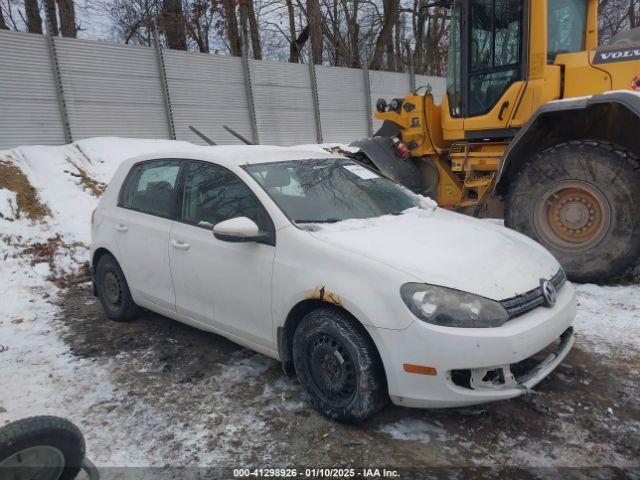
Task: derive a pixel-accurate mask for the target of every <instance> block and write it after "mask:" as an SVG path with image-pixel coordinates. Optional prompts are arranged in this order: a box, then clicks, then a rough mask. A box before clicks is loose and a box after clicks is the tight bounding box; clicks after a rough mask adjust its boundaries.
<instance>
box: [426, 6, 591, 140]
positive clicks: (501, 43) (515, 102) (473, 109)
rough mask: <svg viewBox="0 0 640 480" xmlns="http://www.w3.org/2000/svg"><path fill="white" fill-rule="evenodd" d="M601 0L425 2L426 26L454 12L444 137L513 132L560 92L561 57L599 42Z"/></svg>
mask: <svg viewBox="0 0 640 480" xmlns="http://www.w3.org/2000/svg"><path fill="white" fill-rule="evenodd" d="M595 2H596V0H452V1H446V2H437V3H431V4H427V5H426V6H424V7H423V9H422V12H421V17H422V19H421V22H420V25H425V27H423V28H421V32H426V31H428V25H429V18H430V17H431V16H432V15H433V14H434V13H435V12H438V13H439V12H441V11H442V10H445V9H446V11H447V12H448V16H449V18H450V24H449V48H448V59H447V95H446V97H445V99H444V101H443V105H442V127H443V135H444V138H445V139H447V140H453V141H455V140H462V139H465V140H471V141H473V140H479V139H484V138H496V139H500V138H503V139H509V138H511V137H512V136H513V135H514V134H515V129H517V128H518V127H520V126H522V125H523V124H524V123H525V122H526V120H527V119H528V118H529V117H530V116H531V114H532V113H533V111H535V109H536V108H537V107H538V106H539V105H540V104H542V103H546V102H547V101H549V100H553V99H557V98H561V96H562V91H561V89H562V67H561V66H560V65H554V62H555V59H556V57H557V56H558V55H560V54H565V53H568V52H577V51H583V50H585V47H586V46H587V43H592V42H587V39H588V38H589V34H588V31H590V29H589V24H590V23H593V22H594V21H595V20H593V19H594V18H595V16H594V15H593V12H594V9H593V8H592V7H593V6H594V5H595ZM436 9H437V10H436ZM590 17H592V18H590ZM591 30H592V29H591ZM423 35H424V33H423ZM423 38H424V37H423ZM530 80H535V81H534V82H530ZM525 97H526V98H525ZM523 100H524V101H523Z"/></svg>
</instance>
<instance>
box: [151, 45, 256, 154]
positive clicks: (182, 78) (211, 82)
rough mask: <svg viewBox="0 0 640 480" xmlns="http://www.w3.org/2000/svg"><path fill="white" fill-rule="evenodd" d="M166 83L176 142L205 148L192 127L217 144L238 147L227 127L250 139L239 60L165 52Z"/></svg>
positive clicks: (246, 104) (247, 110)
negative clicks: (184, 142)
mask: <svg viewBox="0 0 640 480" xmlns="http://www.w3.org/2000/svg"><path fill="white" fill-rule="evenodd" d="M164 55H165V66H166V70H167V83H168V85H169V96H170V97H171V107H172V110H173V121H174V123H175V128H176V136H177V139H178V140H186V141H188V142H193V143H197V144H201V145H204V144H205V142H204V141H203V140H202V139H201V138H200V137H198V136H197V135H196V134H194V133H193V132H192V131H191V130H190V129H189V125H193V126H194V127H196V128H197V129H198V130H200V131H201V132H202V133H204V134H205V135H207V136H208V137H209V138H211V140H213V141H214V142H216V143H220V144H240V143H242V142H241V141H240V140H238V139H236V138H235V137H234V136H233V135H231V134H230V133H228V132H227V131H226V130H224V128H223V125H228V126H229V127H231V128H233V129H234V130H236V131H238V132H239V133H241V134H242V135H244V136H245V137H247V138H249V139H250V138H251V123H250V117H249V106H248V103H247V96H246V89H245V84H244V79H243V70H242V59H240V58H238V57H223V56H220V55H202V54H199V53H187V52H179V51H175V50H165V51H164Z"/></svg>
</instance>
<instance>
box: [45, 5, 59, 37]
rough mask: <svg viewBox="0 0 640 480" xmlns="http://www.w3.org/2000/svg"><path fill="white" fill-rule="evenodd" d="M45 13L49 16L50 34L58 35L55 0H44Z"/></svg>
mask: <svg viewBox="0 0 640 480" xmlns="http://www.w3.org/2000/svg"><path fill="white" fill-rule="evenodd" d="M44 11H45V15H46V16H47V17H48V18H49V22H50V25H51V34H52V35H53V36H54V37H57V36H58V13H57V12H56V0H44Z"/></svg>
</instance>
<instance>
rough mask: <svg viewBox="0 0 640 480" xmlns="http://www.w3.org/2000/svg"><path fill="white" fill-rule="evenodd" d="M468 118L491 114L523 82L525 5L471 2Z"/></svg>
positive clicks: (512, 0)
mask: <svg viewBox="0 0 640 480" xmlns="http://www.w3.org/2000/svg"><path fill="white" fill-rule="evenodd" d="M470 43H471V45H470V51H469V63H470V65H469V67H470V68H469V107H468V110H469V112H468V115H469V116H471V117H472V116H475V115H483V114H486V113H487V112H489V110H491V109H492V108H493V107H494V106H495V105H496V103H497V102H498V100H499V99H500V97H501V96H502V95H503V94H504V92H505V91H506V90H507V88H509V86H510V85H511V84H512V83H513V82H515V81H516V80H518V79H520V77H521V74H520V52H521V45H522V2H521V1H520V0H472V1H471V32H470Z"/></svg>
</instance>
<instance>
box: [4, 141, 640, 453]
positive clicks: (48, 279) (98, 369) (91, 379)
mask: <svg viewBox="0 0 640 480" xmlns="http://www.w3.org/2000/svg"><path fill="white" fill-rule="evenodd" d="M176 143H180V144H181V146H182V147H188V148H192V149H194V150H199V149H202V148H215V147H198V146H195V145H191V144H187V143H186V142H172V141H168V140H139V139H122V138H93V139H87V140H81V141H78V142H75V143H73V144H70V145H65V146H57V147H45V146H31V147H19V148H15V149H11V150H5V151H0V175H2V172H3V170H1V169H2V167H3V166H4V167H5V168H7V167H8V166H13V167H17V169H19V171H20V172H22V173H23V174H24V175H25V176H26V178H27V179H28V182H29V183H30V185H32V186H33V188H34V189H35V191H36V192H37V197H38V200H39V203H40V204H41V205H40V206H41V207H44V211H45V213H46V214H45V215H44V216H40V218H37V217H38V215H32V217H35V218H29V212H25V211H20V209H19V208H18V205H19V199H18V198H16V192H14V191H12V190H10V189H8V188H2V185H3V183H2V178H0V385H1V387H0V425H1V424H3V423H5V422H7V421H10V420H15V419H17V418H21V417H24V416H28V415H33V414H43V413H48V414H57V415H62V416H66V417H69V418H71V419H72V420H73V419H76V420H77V421H78V422H79V423H80V424H82V414H83V412H86V411H87V410H89V409H95V408H101V407H96V406H97V405H98V406H99V405H103V406H104V405H107V406H108V405H110V404H111V403H114V402H118V401H119V395H121V393H119V392H118V391H117V387H115V386H114V385H113V383H112V378H111V375H112V373H111V371H110V370H109V369H108V368H107V367H105V366H104V365H102V364H97V363H96V362H92V361H90V360H87V359H81V358H77V357H76V356H74V355H73V354H72V353H71V352H70V351H69V347H68V346H67V344H66V343H65V342H64V341H63V339H62V337H63V335H64V331H65V328H66V327H65V326H64V325H63V324H62V323H61V322H60V321H59V318H58V317H59V315H60V308H59V307H58V306H56V301H57V300H58V298H59V296H60V294H61V291H60V290H59V287H60V286H62V285H64V284H65V282H64V281H61V279H63V280H64V279H67V281H73V279H74V278H80V279H81V280H82V277H81V274H82V272H83V268H86V263H87V262H88V260H89V258H88V245H89V242H90V217H91V212H92V210H93V209H94V208H95V206H96V204H97V201H98V196H99V194H100V191H101V189H102V188H103V187H104V185H105V184H106V183H107V182H108V181H109V179H110V178H111V176H112V175H113V173H114V171H115V169H116V168H117V166H118V165H119V163H120V162H121V161H122V160H124V159H125V158H128V157H131V156H134V155H137V154H141V153H146V152H159V151H162V150H167V149H172V147H173V148H175V144H176ZM307 148H321V147H319V146H313V147H307ZM14 171H15V169H14ZM18 195H20V193H18ZM69 279H71V280H69ZM85 280H86V278H85ZM577 290H578V299H579V309H578V317H577V319H576V324H575V327H576V331H577V332H578V335H579V341H580V343H581V344H582V345H584V346H587V347H588V348H591V349H593V351H594V352H597V353H599V354H610V353H611V352H615V353H616V355H623V356H625V355H628V356H633V355H636V354H637V353H638V351H639V350H640V285H632V286H607V287H601V286H596V285H578V286H577ZM265 362H266V364H265ZM234 365H235V364H234ZM272 366H273V365H272V362H271V361H269V360H267V359H264V358H262V357H260V356H256V357H249V358H248V359H242V360H239V361H238V364H237V367H238V370H234V369H233V368H232V369H229V368H227V369H226V370H225V371H224V372H222V374H221V375H222V376H223V377H221V378H223V379H226V380H233V378H235V377H234V375H241V376H242V378H246V377H247V372H249V373H250V374H251V375H254V374H255V375H257V376H259V375H261V372H263V371H264V369H265V368H271V367H272ZM252 372H253V373H252ZM251 375H249V377H250V376H251ZM266 390H267V389H265V395H266V396H267V397H269V398H270V399H273V402H275V403H272V404H270V405H271V406H270V407H269V408H272V407H273V408H276V407H278V408H288V407H287V406H286V405H288V404H287V403H286V402H285V403H278V398H280V397H283V396H284V395H285V394H284V392H285V390H286V387H284V386H283V385H272V386H269V391H266ZM283 405H284V407H283ZM294 406H295V405H294ZM105 408H106V407H105ZM145 408H146V407H145V405H144V404H140V405H137V406H136V409H135V412H130V415H131V417H129V418H125V417H118V416H117V415H116V414H115V413H114V414H106V415H105V418H108V419H109V420H110V421H111V425H112V426H113V425H117V424H118V423H122V422H126V424H127V425H128V427H127V429H123V428H119V429H115V428H109V426H107V425H105V426H104V428H103V429H102V430H98V431H94V432H93V433H90V434H89V436H88V440H90V441H88V443H89V446H90V447H89V448H90V451H89V453H90V455H91V457H92V458H93V459H94V460H96V461H97V462H98V463H100V464H103V465H147V464H157V463H158V462H166V461H167V460H168V459H170V460H173V461H175V462H177V463H179V462H180V460H181V457H180V456H179V455H173V456H172V455H171V454H170V452H166V451H162V450H160V451H157V452H155V453H151V452H149V451H148V450H147V449H144V448H128V449H126V448H122V446H123V445H129V441H128V439H129V438H143V437H144V436H145V434H148V435H156V434H158V431H156V424H157V422H159V421H160V420H159V419H158V418H155V417H153V415H151V414H149V413H148V412H147V413H145ZM292 408H293V407H292ZM295 408H301V407H295ZM109 412H111V411H110V410H109ZM134 413H136V417H135V421H132V418H133V415H134ZM164 420H166V421H167V422H169V423H170V422H171V419H164ZM244 421H245V423H246V424H243V425H241V427H239V428H241V429H242V431H243V433H244V434H251V433H252V432H253V433H255V432H257V431H259V430H260V424H259V422H258V423H255V424H254V423H253V421H252V420H251V418H250V417H248V419H246V420H244ZM92 427H93V428H94V429H95V428H97V427H96V425H92ZM181 428H182V429H183V431H184V432H183V437H184V439H185V441H187V439H188V441H189V442H191V443H192V444H195V443H197V442H198V438H199V437H198V435H199V432H198V425H191V426H188V425H187V426H184V425H183V426H182V427H181ZM132 430H135V431H136V432H134V433H132ZM380 431H382V432H384V433H386V434H388V435H390V436H391V437H393V438H396V439H397V438H400V439H419V440H420V441H422V442H429V439H430V438H438V437H439V436H441V435H443V432H442V431H441V429H440V427H437V426H431V425H429V424H415V423H411V422H404V423H403V422H402V421H400V423H399V424H398V425H396V426H395V427H393V428H391V427H389V428H387V429H386V430H385V427H382V428H381V429H380ZM229 434H230V435H232V434H233V432H229ZM115 445H119V446H120V447H119V448H118V447H115ZM216 458H217V457H216V456H215V455H210V456H206V455H204V456H202V457H201V461H202V462H203V463H205V464H206V463H207V462H214V461H215V460H216Z"/></svg>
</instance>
